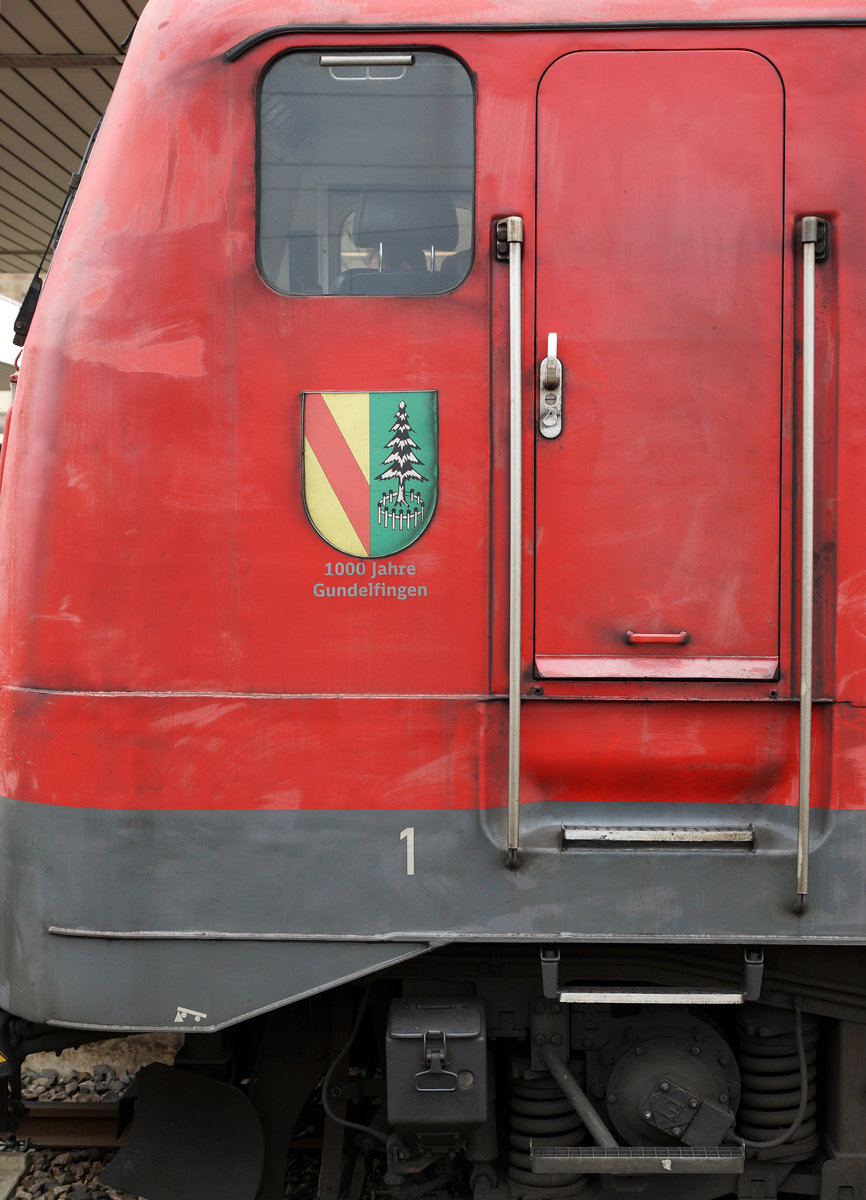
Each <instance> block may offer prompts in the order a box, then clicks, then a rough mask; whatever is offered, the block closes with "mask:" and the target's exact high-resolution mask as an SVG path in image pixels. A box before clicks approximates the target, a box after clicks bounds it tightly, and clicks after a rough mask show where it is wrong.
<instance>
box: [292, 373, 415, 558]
mask: <svg viewBox="0 0 866 1200" xmlns="http://www.w3.org/2000/svg"><path fill="white" fill-rule="evenodd" d="M436 398H437V394H436V392H305V393H304V413H303V419H304V504H305V506H306V510H307V516H308V517H309V518H310V521H311V523H312V525H313V527H314V528H315V529H316V531H317V532H318V533H320V534H321V536H322V537H323V538H324V539H325V541H326V542H328V543H329V544H330V545H331V546H333V547H334V549H335V550H340V551H341V552H342V553H343V554H351V555H353V556H355V557H356V558H383V557H385V556H386V555H389V554H397V553H398V552H399V551H400V550H405V549H406V547H407V546H411V545H412V543H413V542H414V541H417V539H418V538H419V537H420V536H421V534H422V533H423V532H424V530H425V529H426V528H427V526H428V525H429V524H430V519H431V518H432V516H433V510H434V509H435V507H436V496H437V476H438V444H437V443H438V437H437V424H436Z"/></svg>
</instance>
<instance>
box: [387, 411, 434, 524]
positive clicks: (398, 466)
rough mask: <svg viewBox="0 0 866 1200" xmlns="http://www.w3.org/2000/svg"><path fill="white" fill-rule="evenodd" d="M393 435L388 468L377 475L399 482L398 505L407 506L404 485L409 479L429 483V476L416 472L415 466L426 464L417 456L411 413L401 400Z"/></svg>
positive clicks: (396, 413)
mask: <svg viewBox="0 0 866 1200" xmlns="http://www.w3.org/2000/svg"><path fill="white" fill-rule="evenodd" d="M389 432H390V433H393V435H394V436H393V437H392V438H391V440H390V442H388V444H387V446H386V447H385V449H386V450H390V451H391V453H390V454H389V455H388V457H387V458H386V459H385V461H384V463H383V464H382V465H383V466H385V467H387V468H388V469H387V470H386V471H383V472H382V474H381V475H377V476H376V478H377V479H396V480H397V503H398V504H405V503H406V496H405V494H404V485H405V483H406V480H407V479H417V480H418V481H419V482H420V483H426V482H427V476H426V475H422V474H421V473H420V472H419V471H416V470H415V466H416V464H417V466H419V467H423V466H424V464H423V462H422V461H421V459H420V458H418V456H417V455H416V454H415V451H416V450H417V449H418V445H417V443H416V442H414V441H413V440H412V432H413V430H412V426H411V425H410V424H409V413H408V412H407V410H406V401H405V400H401V401H400V403H399V404H398V405H397V411H396V412H395V413H394V424H393V425H392V426H391V429H390V430H389Z"/></svg>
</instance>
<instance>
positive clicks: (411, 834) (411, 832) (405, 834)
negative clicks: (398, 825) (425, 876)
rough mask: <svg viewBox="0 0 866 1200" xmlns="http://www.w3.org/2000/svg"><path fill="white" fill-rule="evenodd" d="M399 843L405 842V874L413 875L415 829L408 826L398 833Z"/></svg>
mask: <svg viewBox="0 0 866 1200" xmlns="http://www.w3.org/2000/svg"><path fill="white" fill-rule="evenodd" d="M400 841H401V842H402V841H405V842H406V874H407V875H414V874H415V827H414V826H413V825H409V826H408V827H407V828H406V829H404V830H402V832H401V833H400Z"/></svg>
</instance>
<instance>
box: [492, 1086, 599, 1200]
mask: <svg viewBox="0 0 866 1200" xmlns="http://www.w3.org/2000/svg"><path fill="white" fill-rule="evenodd" d="M569 1066H570V1067H571V1068H575V1067H577V1064H569ZM574 1074H575V1075H576V1076H577V1078H578V1080H579V1081H580V1082H581V1083H583V1080H584V1078H585V1076H586V1068H585V1066H584V1065H583V1064H581V1065H580V1067H579V1068H578V1069H575V1070H574ZM510 1102H511V1125H510V1130H509V1137H508V1178H509V1179H510V1180H511V1182H512V1183H513V1184H516V1185H517V1188H513V1189H512V1195H513V1196H520V1195H526V1196H531V1197H535V1198H540V1197H541V1195H542V1193H544V1194H547V1195H555V1196H557V1197H565V1196H576V1195H578V1194H579V1193H580V1192H582V1191H584V1190H585V1189H586V1188H587V1187H588V1186H589V1179H588V1178H587V1176H586V1175H580V1174H577V1175H539V1174H535V1173H534V1172H533V1170H532V1163H531V1159H530V1155H529V1150H530V1142H532V1144H533V1145H534V1146H535V1147H536V1148H539V1147H542V1146H580V1145H582V1144H583V1143H584V1142H585V1141H586V1129H585V1127H584V1124H583V1122H582V1121H581V1119H580V1117H579V1116H578V1115H577V1113H576V1112H575V1111H574V1109H573V1108H572V1106H571V1103H570V1102H569V1100H568V1099H567V1098H566V1097H565V1096H564V1095H563V1093H562V1089H561V1088H560V1087H559V1085H558V1084H557V1083H556V1081H555V1080H554V1079H553V1078H552V1077H551V1076H550V1075H547V1074H544V1075H538V1076H537V1077H536V1078H531V1079H512V1080H511V1095H510Z"/></svg>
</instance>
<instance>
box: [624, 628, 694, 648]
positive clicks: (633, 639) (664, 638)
mask: <svg viewBox="0 0 866 1200" xmlns="http://www.w3.org/2000/svg"><path fill="white" fill-rule="evenodd" d="M625 640H626V641H627V642H628V644H629V645H630V646H652V645H653V644H657V645H660V646H684V645H685V644H686V642H687V641H688V640H689V635H688V631H687V630H685V629H681V630H680V631H679V633H635V631H634V630H633V629H627V630H626V631H625Z"/></svg>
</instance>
